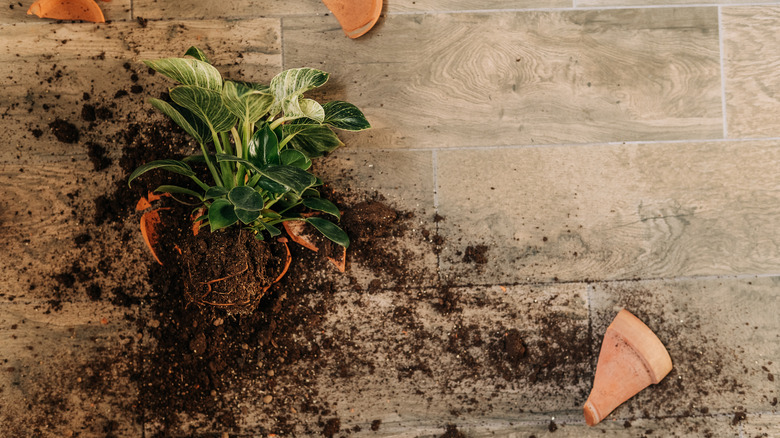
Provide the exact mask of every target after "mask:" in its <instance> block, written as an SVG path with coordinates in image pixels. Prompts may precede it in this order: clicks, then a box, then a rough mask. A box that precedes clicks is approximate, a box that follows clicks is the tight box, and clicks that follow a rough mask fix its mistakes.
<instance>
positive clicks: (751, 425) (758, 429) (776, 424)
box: [742, 410, 780, 438]
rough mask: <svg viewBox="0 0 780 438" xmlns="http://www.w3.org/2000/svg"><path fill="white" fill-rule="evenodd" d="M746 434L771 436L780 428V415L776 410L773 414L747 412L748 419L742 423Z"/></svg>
mask: <svg viewBox="0 0 780 438" xmlns="http://www.w3.org/2000/svg"><path fill="white" fill-rule="evenodd" d="M742 427H743V429H744V436H746V437H756V438H764V437H766V438H769V437H771V436H773V435H775V434H777V431H778V430H780V415H777V411H776V410H775V411H774V413H772V414H766V413H762V414H754V413H750V412H749V413H747V419H746V420H745V421H744V422H743V423H742Z"/></svg>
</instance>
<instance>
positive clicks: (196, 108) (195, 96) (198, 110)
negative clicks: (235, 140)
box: [171, 85, 236, 132]
mask: <svg viewBox="0 0 780 438" xmlns="http://www.w3.org/2000/svg"><path fill="white" fill-rule="evenodd" d="M171 99H173V101H174V102H176V103H177V104H179V105H181V106H183V107H184V108H187V109H188V110H190V111H192V112H193V114H195V115H196V116H198V118H199V119H200V120H202V121H203V123H205V124H206V125H208V126H209V127H210V128H211V129H213V130H214V131H215V132H226V131H230V128H232V127H233V125H235V124H236V116H234V115H233V114H232V113H231V112H230V111H228V109H227V107H225V105H223V104H222V96H221V94H220V93H219V91H214V90H209V89H206V88H201V87H195V86H192V85H181V86H178V87H176V88H174V89H172V90H171Z"/></svg>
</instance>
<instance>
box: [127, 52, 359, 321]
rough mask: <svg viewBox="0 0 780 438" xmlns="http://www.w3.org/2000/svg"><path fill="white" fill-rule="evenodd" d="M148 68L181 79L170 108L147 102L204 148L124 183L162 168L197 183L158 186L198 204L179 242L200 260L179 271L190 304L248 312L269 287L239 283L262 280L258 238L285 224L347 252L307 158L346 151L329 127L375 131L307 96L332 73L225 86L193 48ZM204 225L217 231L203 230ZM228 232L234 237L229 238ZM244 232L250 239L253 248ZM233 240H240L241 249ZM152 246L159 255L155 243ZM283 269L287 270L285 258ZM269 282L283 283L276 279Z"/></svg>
mask: <svg viewBox="0 0 780 438" xmlns="http://www.w3.org/2000/svg"><path fill="white" fill-rule="evenodd" d="M144 62H145V64H146V65H147V66H148V67H150V68H152V69H154V70H155V71H157V72H159V73H161V74H163V75H165V76H167V77H169V78H171V79H173V80H175V81H177V82H179V85H177V86H175V87H173V88H171V89H170V91H169V95H170V100H171V101H170V102H167V101H164V100H161V99H151V100H150V103H151V104H152V105H153V106H154V107H155V108H157V109H158V110H160V111H161V112H163V113H164V114H165V115H167V116H168V117H170V118H171V119H172V120H173V121H174V122H175V123H176V124H177V125H179V126H180V127H181V128H182V129H183V130H184V131H186V132H187V133H188V134H189V135H191V136H192V137H193V138H194V139H195V141H196V142H197V143H198V145H199V146H200V149H201V153H200V154H198V155H194V156H190V157H186V158H185V159H183V160H172V159H166V160H157V161H152V162H149V163H146V164H143V165H142V166H140V167H138V168H137V169H136V170H135V171H134V172H133V173H132V174H131V175H130V176H129V177H128V184H130V183H132V181H133V180H134V179H136V178H137V177H139V176H141V175H143V174H145V173H146V172H149V171H151V170H154V169H163V170H167V171H170V172H173V173H176V174H179V175H183V176H184V177H186V178H187V179H188V180H189V181H190V182H191V184H189V185H187V186H184V185H161V186H159V187H157V189H156V190H155V192H157V193H164V194H169V195H171V196H172V197H173V198H174V199H177V200H179V199H178V197H181V196H185V197H187V198H188V200H187V201H190V200H194V202H193V203H192V204H193V205H194V207H195V208H194V209H193V221H194V223H195V227H194V228H193V232H191V233H189V234H190V237H192V239H189V240H192V241H191V242H186V240H188V239H187V236H186V235H182V238H183V239H184V240H185V242H183V243H182V244H181V245H179V244H177V245H176V249H177V250H178V251H180V252H181V254H182V256H183V257H185V259H186V258H187V257H188V256H189V257H193V256H194V258H193V260H194V261H192V262H191V263H190V264H191V265H194V266H183V268H184V270H185V271H186V272H185V273H184V282H185V291H186V293H187V295H188V299H190V300H191V301H193V302H196V303H202V304H212V305H216V306H220V307H224V308H226V309H228V310H230V311H248V310H251V308H252V307H253V305H254V304H256V303H257V301H258V300H259V299H260V298H261V296H262V294H263V293H264V292H265V291H266V290H267V289H268V287H269V284H257V285H252V284H245V283H247V282H248V283H252V282H253V281H252V277H251V276H250V277H249V278H248V279H243V280H242V278H241V277H242V276H244V277H245V276H246V275H245V274H247V273H250V274H251V273H252V272H255V273H256V274H263V273H262V272H260V271H262V270H263V269H265V267H264V266H263V265H264V264H267V263H266V262H267V260H264V258H267V257H265V256H263V255H262V254H267V251H266V252H265V253H264V252H263V251H260V250H257V249H256V248H257V246H258V245H260V247H262V246H263V244H262V242H260V241H263V240H265V238H266V237H270V238H277V237H279V236H281V234H282V231H281V229H280V225H283V224H284V223H285V222H302V223H306V224H308V225H311V226H312V227H313V228H314V229H316V230H317V231H319V232H320V233H322V235H323V236H325V237H326V238H328V239H330V240H331V241H333V242H335V243H336V244H338V245H341V246H342V247H344V248H346V247H347V246H349V238H348V236H347V234H346V233H345V232H344V231H343V230H342V229H341V228H339V227H338V225H336V224H335V223H334V222H333V220H335V221H338V220H339V219H340V212H339V209H338V208H337V207H336V206H335V205H334V204H333V203H332V202H330V201H328V200H327V199H324V198H322V197H321V196H320V193H319V191H318V190H317V187H319V186H321V185H322V184H323V181H322V180H321V179H320V178H318V177H317V176H315V175H314V174H312V173H311V172H310V168H311V165H312V161H311V160H312V159H314V158H317V157H320V156H323V155H324V154H327V153H329V152H331V151H333V150H335V149H336V148H338V147H339V146H342V145H343V143H342V142H341V141H340V140H339V138H338V137H337V136H336V134H335V133H334V131H333V128H336V129H341V130H347V131H360V130H363V129H368V128H369V127H370V125H369V123H368V121H367V120H366V118H365V117H364V115H363V113H362V112H361V111H360V110H359V109H358V108H357V107H355V106H354V105H352V104H350V103H347V102H342V101H333V102H328V103H325V104H324V105H321V104H320V103H318V102H316V101H315V100H312V99H308V98H305V97H304V96H303V95H304V93H305V92H307V91H309V90H312V89H314V88H316V87H319V86H321V85H323V84H325V82H326V81H327V80H328V76H329V75H328V73H325V72H323V71H320V70H316V69H312V68H296V69H290V70H286V71H283V72H281V73H279V74H278V75H277V76H275V77H274V78H273V79H272V80H271V82H270V84H269V85H264V84H257V83H250V82H242V81H233V80H226V79H223V78H222V75H221V74H220V73H219V71H218V70H217V69H216V68H215V67H214V66H212V65H211V64H210V63H209V61H208V59H207V58H206V56H205V55H204V53H203V52H202V51H201V50H199V49H198V48H196V47H191V48H190V49H189V50H188V51H187V52H186V54H185V57H184V58H165V59H158V60H154V61H144ZM182 202H186V201H184V200H182ZM312 213H314V214H312ZM328 218H330V219H331V220H329V219H328ZM157 219H159V215H158V216H157ZM157 222H158V221H157V220H151V221H144V220H143V219H142V230H143V229H144V228H146V227H144V225H145V224H146V225H148V226H149V227H152V226H154V225H155V224H156V223H157ZM205 226H208V228H209V229H210V231H211V233H198V230H200V229H201V228H202V227H205ZM147 231H150V230H147ZM226 233H235V234H237V237H236V236H233V237H225V235H226ZM149 234H151V232H149ZM185 234H187V233H185ZM192 235H194V236H192ZM241 236H244V237H241ZM246 236H251V239H249V240H251V243H248V242H249V241H248V240H247V239H246ZM215 239H216V240H220V239H221V240H222V241H223V243H222V245H223V247H222V248H221V249H220V248H217V247H215V246H214V245H215V243H214V242H213V240H215ZM236 239H238V241H241V242H243V243H241V244H238V246H239V247H240V248H238V249H237V247H236V245H237V244H235V242H236V241H237V240H236ZM242 239H243V240H242ZM205 240H210V241H205ZM225 242H227V243H225ZM148 243H150V248H152V250H153V251H154V246H155V245H154V243H153V242H149V241H148ZM282 243H284V240H282ZM231 244H232V245H233V246H230V245H231ZM224 245H227V247H225V246H224ZM243 248H246V251H244V252H246V253H249V254H250V255H251V257H249V258H248V259H243V260H240V261H236V260H235V251H241V250H242V249H243ZM217 251H229V252H231V253H232V254H231V256H230V258H229V259H228V261H227V263H223V265H225V266H223V267H222V268H218V269H214V272H212V273H211V274H210V275H212V276H216V277H214V278H208V275H209V274H204V272H203V271H204V269H203V264H208V265H213V264H215V263H216V262H215V259H214V258H213V257H211V255H213V254H214V253H215V252H217ZM287 253H288V254H289V251H288V252H287ZM284 265H285V266H286V265H289V259H288V260H287V261H286V262H285V263H284ZM266 274H267V273H266ZM204 275H206V277H204ZM264 275H265V274H264ZM262 276H263V275H261V277H262ZM265 277H268V278H274V279H277V280H278V278H279V275H278V274H275V275H265ZM246 280H248V281H246ZM229 282H234V283H237V284H236V285H235V287H234V289H236V288H237V289H238V290H239V292H238V295H237V296H236V294H233V296H232V298H224V297H223V299H220V300H215V299H214V297H215V296H216V295H217V294H225V295H230V293H228V292H226V291H225V290H222V289H225V288H229V286H228V285H227V283H229ZM242 283H244V284H242ZM215 289H220V290H219V291H216V290H215Z"/></svg>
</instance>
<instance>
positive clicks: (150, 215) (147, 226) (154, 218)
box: [141, 208, 170, 265]
mask: <svg viewBox="0 0 780 438" xmlns="http://www.w3.org/2000/svg"><path fill="white" fill-rule="evenodd" d="M162 210H170V208H158V209H155V210H150V211H147V212H146V213H144V214H142V215H141V236H143V238H144V242H146V246H148V247H149V251H151V253H152V256H154V259H155V260H157V263H159V264H161V265H162V264H163V262H162V261H161V260H160V257H158V256H157V251H156V250H155V247H156V246H157V245H158V242H159V240H160V232H159V227H160V225H161V224H162V219H161V218H160V211H162Z"/></svg>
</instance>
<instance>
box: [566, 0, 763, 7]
mask: <svg viewBox="0 0 780 438" xmlns="http://www.w3.org/2000/svg"><path fill="white" fill-rule="evenodd" d="M576 3H577V7H582V8H598V7H615V6H630V7H631V6H635V7H642V6H664V5H680V6H684V5H697V6H701V5H735V4H742V3H754V2H752V1H751V0H701V1H698V0H576Z"/></svg>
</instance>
